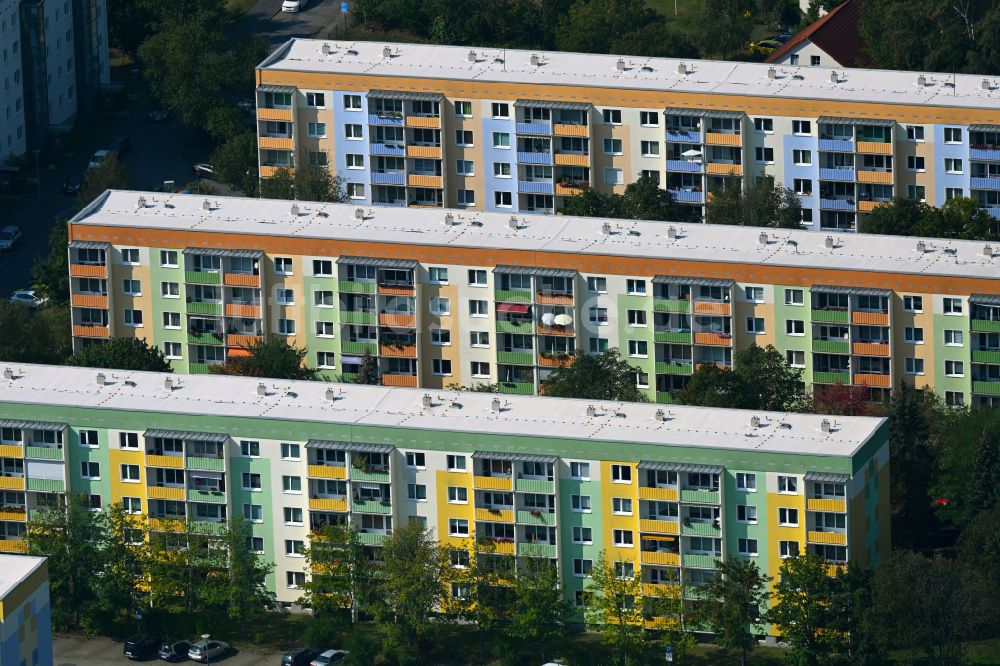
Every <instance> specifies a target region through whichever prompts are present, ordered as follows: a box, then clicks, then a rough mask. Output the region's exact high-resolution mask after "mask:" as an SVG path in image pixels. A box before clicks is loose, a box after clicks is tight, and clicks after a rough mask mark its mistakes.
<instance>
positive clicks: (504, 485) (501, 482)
mask: <svg viewBox="0 0 1000 666" xmlns="http://www.w3.org/2000/svg"><path fill="white" fill-rule="evenodd" d="M472 485H473V486H474V487H475V488H476V489H477V490H514V480H513V479H512V478H510V477H509V476H475V477H473V479H472Z"/></svg>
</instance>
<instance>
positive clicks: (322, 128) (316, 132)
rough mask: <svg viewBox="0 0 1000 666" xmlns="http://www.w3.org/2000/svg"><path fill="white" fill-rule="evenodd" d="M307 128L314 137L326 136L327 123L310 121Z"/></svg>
mask: <svg viewBox="0 0 1000 666" xmlns="http://www.w3.org/2000/svg"><path fill="white" fill-rule="evenodd" d="M306 130H307V131H308V133H309V136H311V137H313V138H314V139H319V138H323V137H325V136H326V123H308V124H307V125H306Z"/></svg>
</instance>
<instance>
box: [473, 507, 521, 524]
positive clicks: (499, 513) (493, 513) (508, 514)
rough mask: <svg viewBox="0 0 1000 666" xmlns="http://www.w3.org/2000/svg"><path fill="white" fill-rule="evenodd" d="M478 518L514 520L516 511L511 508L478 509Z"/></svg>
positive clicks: (497, 520)
mask: <svg viewBox="0 0 1000 666" xmlns="http://www.w3.org/2000/svg"><path fill="white" fill-rule="evenodd" d="M476 520H477V521H480V520H485V521H488V522H494V523H512V522H514V511H513V510H511V509H476Z"/></svg>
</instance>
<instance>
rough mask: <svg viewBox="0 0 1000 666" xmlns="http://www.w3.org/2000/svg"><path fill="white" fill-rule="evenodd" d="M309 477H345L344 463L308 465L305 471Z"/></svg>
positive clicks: (345, 467)
mask: <svg viewBox="0 0 1000 666" xmlns="http://www.w3.org/2000/svg"><path fill="white" fill-rule="evenodd" d="M306 474H307V476H308V477H309V478H310V479H346V478H347V466H346V465H309V467H308V471H307V472H306Z"/></svg>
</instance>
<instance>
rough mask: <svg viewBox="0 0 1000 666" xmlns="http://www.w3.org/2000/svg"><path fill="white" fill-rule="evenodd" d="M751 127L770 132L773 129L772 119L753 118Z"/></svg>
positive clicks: (758, 130)
mask: <svg viewBox="0 0 1000 666" xmlns="http://www.w3.org/2000/svg"><path fill="white" fill-rule="evenodd" d="M753 128H754V131H757V132H764V133H765V134H770V133H771V132H773V131H774V120H772V119H771V118H754V119H753Z"/></svg>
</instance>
